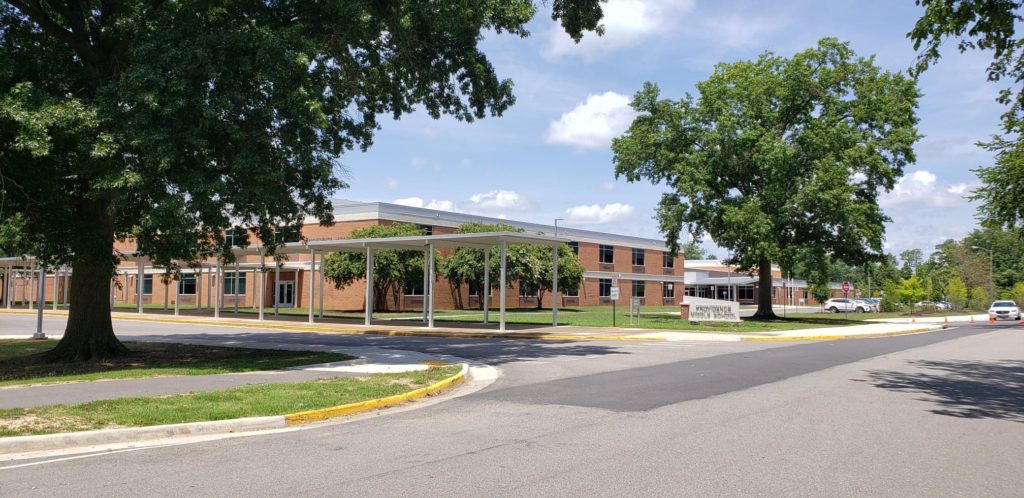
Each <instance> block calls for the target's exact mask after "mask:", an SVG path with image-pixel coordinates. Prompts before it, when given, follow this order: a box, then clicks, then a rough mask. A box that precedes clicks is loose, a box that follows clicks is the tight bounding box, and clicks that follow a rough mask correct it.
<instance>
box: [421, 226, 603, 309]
mask: <svg viewBox="0 0 1024 498" xmlns="http://www.w3.org/2000/svg"><path fill="white" fill-rule="evenodd" d="M500 231H511V232H522V231H523V229H521V228H517V227H512V226H509V225H489V224H484V223H467V224H465V225H462V226H461V227H459V229H458V230H456V233H482V232H500ZM498 258H499V250H498V248H492V249H491V278H490V280H491V287H492V288H497V287H498V285H500V282H499V280H500V279H499V272H500V268H499V264H498ZM553 262H554V257H553V255H552V252H551V248H550V247H547V246H540V245H533V244H512V245H509V246H508V248H507V253H506V265H505V266H506V269H505V271H506V282H507V283H508V284H509V285H511V283H512V282H518V283H519V286H520V289H521V290H524V292H525V294H527V295H536V296H537V308H540V306H541V302H542V300H543V299H544V294H545V293H546V292H550V291H551V280H552V277H553V276H554V267H553V265H552V263H553ZM583 272H584V268H583V264H582V263H580V260H579V257H577V256H576V254H575V253H573V252H572V250H571V249H570V248H569V246H567V245H564V244H563V245H559V246H558V288H559V289H562V290H563V291H575V290H576V289H578V288H579V286H580V284H581V283H582V282H583ZM439 274H440V275H441V276H443V277H445V279H447V280H448V282H449V285H451V286H452V295H453V297H454V296H458V298H457V301H456V302H457V303H458V302H459V298H461V293H459V292H458V289H460V288H461V286H462V285H476V286H478V288H483V279H484V278H483V277H484V253H483V250H482V249H473V248H469V247H460V248H456V249H455V250H453V251H452V252H451V253H449V254H448V255H447V256H446V257H445V258H444V259H443V260H442V261H441V263H440V265H439Z"/></svg>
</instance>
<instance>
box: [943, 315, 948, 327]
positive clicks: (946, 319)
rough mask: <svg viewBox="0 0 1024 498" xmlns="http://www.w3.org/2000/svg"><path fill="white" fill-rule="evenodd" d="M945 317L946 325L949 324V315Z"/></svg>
mask: <svg viewBox="0 0 1024 498" xmlns="http://www.w3.org/2000/svg"><path fill="white" fill-rule="evenodd" d="M944 318H945V322H946V325H949V317H948V316H947V317H944Z"/></svg>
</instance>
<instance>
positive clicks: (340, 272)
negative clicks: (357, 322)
mask: <svg viewBox="0 0 1024 498" xmlns="http://www.w3.org/2000/svg"><path fill="white" fill-rule="evenodd" d="M423 234H424V231H423V229H421V228H418V227H417V226H416V225H413V224H412V223H393V224H390V225H373V226H369V227H365V228H360V229H357V230H353V231H352V234H351V235H350V236H349V238H351V239H376V238H385V237H407V236H415V235H423ZM324 277H326V278H327V280H329V281H330V282H331V283H332V284H334V286H335V287H336V288H339V289H342V288H345V287H348V286H350V285H352V284H353V283H354V282H355V281H357V280H363V279H365V278H366V254H364V253H360V252H336V253H332V254H330V255H329V256H327V257H326V258H324ZM422 280H423V252H421V251H398V250H381V251H377V252H375V253H374V255H373V308H374V309H375V310H386V309H388V298H389V297H390V298H391V301H392V303H394V306H395V309H398V308H399V304H400V298H401V294H402V289H403V288H404V287H405V284H406V283H409V282H417V283H418V282H421V281H422Z"/></svg>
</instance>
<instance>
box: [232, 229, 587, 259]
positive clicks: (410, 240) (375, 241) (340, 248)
mask: <svg viewBox="0 0 1024 498" xmlns="http://www.w3.org/2000/svg"><path fill="white" fill-rule="evenodd" d="M569 241H570V240H569V239H567V238H564V237H553V236H550V235H539V234H527V233H522V232H483V233H453V234H445V235H413V236H408V237H380V238H368V239H331V240H311V241H308V242H292V243H289V244H285V245H284V247H282V248H280V249H278V253H282V254H296V253H307V252H309V251H310V250H311V249H312V250H315V251H318V252H363V251H365V250H366V249H397V250H402V251H425V250H427V248H428V247H430V246H431V245H433V246H434V247H435V248H456V247H473V248H478V249H488V248H491V247H495V246H498V245H500V244H501V243H502V242H504V243H506V244H533V245H544V246H555V245H558V244H565V243H568V242H569ZM261 249H262V248H261V247H260V246H259V245H252V246H249V247H246V248H238V249H235V251H234V252H235V254H240V255H241V254H260V251H261Z"/></svg>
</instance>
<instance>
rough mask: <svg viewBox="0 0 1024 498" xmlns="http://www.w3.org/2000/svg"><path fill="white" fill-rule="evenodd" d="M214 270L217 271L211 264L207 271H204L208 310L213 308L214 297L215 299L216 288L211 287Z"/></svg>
mask: <svg viewBox="0 0 1024 498" xmlns="http://www.w3.org/2000/svg"><path fill="white" fill-rule="evenodd" d="M216 272H217V270H216V268H214V267H212V266H211V267H210V269H209V271H207V272H206V273H207V275H206V290H207V292H206V309H208V310H212V309H213V301H214V299H216V295H217V290H216V289H214V288H213V280H214V278H213V275H214V273H216Z"/></svg>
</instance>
